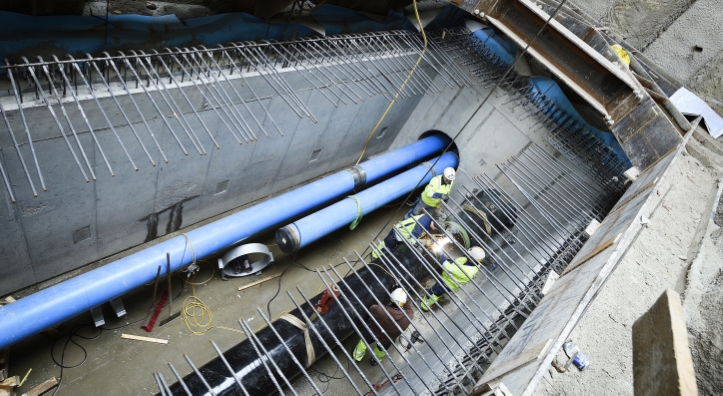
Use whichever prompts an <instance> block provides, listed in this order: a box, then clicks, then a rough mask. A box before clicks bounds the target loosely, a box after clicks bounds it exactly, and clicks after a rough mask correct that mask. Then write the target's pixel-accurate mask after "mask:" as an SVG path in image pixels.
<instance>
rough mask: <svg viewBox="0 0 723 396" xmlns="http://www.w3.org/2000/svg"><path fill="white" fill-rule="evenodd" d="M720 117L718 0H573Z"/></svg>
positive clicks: (722, 63)
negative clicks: (701, 99)
mask: <svg viewBox="0 0 723 396" xmlns="http://www.w3.org/2000/svg"><path fill="white" fill-rule="evenodd" d="M575 3H576V4H577V5H578V6H579V7H580V8H581V9H582V10H583V11H585V12H586V13H588V14H589V15H590V16H592V17H593V18H594V19H596V20H599V21H602V23H603V24H604V25H606V26H609V27H610V29H612V30H613V31H614V32H616V33H617V34H619V35H620V36H621V37H622V38H624V39H625V40H626V41H628V42H630V43H631V44H633V45H634V46H635V47H636V48H638V49H640V50H641V51H642V52H643V53H644V54H645V55H647V56H648V57H649V58H650V59H652V60H653V61H655V62H656V63H657V64H658V65H660V66H661V67H662V68H663V69H665V70H666V71H667V72H669V73H670V74H672V75H673V76H674V77H676V78H678V79H679V80H680V81H682V82H683V83H684V84H685V85H687V86H688V87H690V88H692V89H693V90H694V91H695V92H696V93H697V94H698V95H699V96H701V97H702V98H703V99H705V100H706V102H707V103H708V104H709V105H710V106H711V107H713V109H715V110H716V111H717V112H718V113H719V114H723V104H722V103H723V97H722V96H723V94H722V93H721V92H723V91H722V90H721V87H722V86H723V12H721V2H720V1H719V0H645V1H640V0H604V1H600V0H575Z"/></svg>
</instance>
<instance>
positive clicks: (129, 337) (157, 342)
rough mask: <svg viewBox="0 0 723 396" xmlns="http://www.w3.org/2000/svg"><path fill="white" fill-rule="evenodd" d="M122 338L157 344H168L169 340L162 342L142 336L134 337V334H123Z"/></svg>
mask: <svg viewBox="0 0 723 396" xmlns="http://www.w3.org/2000/svg"><path fill="white" fill-rule="evenodd" d="M121 338H125V339H127V340H136V341H146V342H153V343H156V344H168V340H162V339H160V338H151V337H141V336H137V335H132V334H121Z"/></svg>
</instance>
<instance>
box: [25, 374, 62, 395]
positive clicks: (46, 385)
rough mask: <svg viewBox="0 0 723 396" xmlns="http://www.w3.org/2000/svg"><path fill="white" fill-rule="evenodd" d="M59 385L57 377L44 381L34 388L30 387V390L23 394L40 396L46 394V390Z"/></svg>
mask: <svg viewBox="0 0 723 396" xmlns="http://www.w3.org/2000/svg"><path fill="white" fill-rule="evenodd" d="M56 386H58V380H57V379H55V377H53V378H51V379H49V380H47V381H45V382H43V383H42V384H40V385H38V386H36V387H35V388H33V389H30V390H29V391H27V392H25V393H23V396H40V395H42V394H44V393H45V392H47V391H49V390H51V389H53V388H55V387H56Z"/></svg>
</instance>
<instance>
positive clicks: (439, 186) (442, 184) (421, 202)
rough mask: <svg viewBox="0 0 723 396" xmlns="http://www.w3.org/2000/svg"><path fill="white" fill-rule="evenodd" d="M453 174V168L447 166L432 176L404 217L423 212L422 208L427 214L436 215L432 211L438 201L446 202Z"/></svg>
mask: <svg viewBox="0 0 723 396" xmlns="http://www.w3.org/2000/svg"><path fill="white" fill-rule="evenodd" d="M455 174H456V173H455V171H454V168H451V167H448V168H445V169H444V174H442V175H439V176H435V177H433V178H432V180H430V181H429V184H427V187H425V188H424V191H422V195H421V196H420V197H419V199H418V200H417V203H416V204H415V205H414V207H412V210H410V211H409V213H407V214H406V216H404V218H405V219H408V218H410V217H412V216H414V215H418V214H421V213H424V209H427V212H428V213H429V214H431V215H433V216H436V215H435V214H434V213H435V212H436V211H437V209H438V208H439V201H440V200H444V201H445V202H446V201H447V198H448V197H449V193H451V192H452V184H454V177H455Z"/></svg>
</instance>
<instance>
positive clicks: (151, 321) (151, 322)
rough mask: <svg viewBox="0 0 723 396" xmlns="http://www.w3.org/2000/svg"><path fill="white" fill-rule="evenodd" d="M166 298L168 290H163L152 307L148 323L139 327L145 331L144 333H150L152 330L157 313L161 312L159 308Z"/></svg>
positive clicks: (161, 307)
mask: <svg viewBox="0 0 723 396" xmlns="http://www.w3.org/2000/svg"><path fill="white" fill-rule="evenodd" d="M166 300H168V290H165V291H164V292H163V294H161V298H160V299H159V300H158V304H156V307H155V308H154V309H153V314H151V318H150V319H148V323H146V325H145V326H142V327H141V328H142V329H143V330H145V331H146V333H150V332H151V330H153V326H155V325H156V320H158V315H160V314H161V310H162V309H163V306H164V305H165V304H166Z"/></svg>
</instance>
